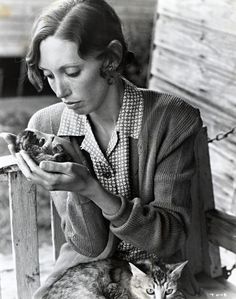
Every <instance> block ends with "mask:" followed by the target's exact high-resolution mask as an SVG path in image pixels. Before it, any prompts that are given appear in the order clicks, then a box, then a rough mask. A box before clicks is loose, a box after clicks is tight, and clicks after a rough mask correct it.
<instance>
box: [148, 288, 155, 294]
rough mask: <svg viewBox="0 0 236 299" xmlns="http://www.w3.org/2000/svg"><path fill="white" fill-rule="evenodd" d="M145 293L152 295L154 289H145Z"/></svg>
mask: <svg viewBox="0 0 236 299" xmlns="http://www.w3.org/2000/svg"><path fill="white" fill-rule="evenodd" d="M146 293H147V294H148V295H154V290H153V289H151V288H150V289H146Z"/></svg>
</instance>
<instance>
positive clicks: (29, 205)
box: [9, 171, 40, 299]
mask: <svg viewBox="0 0 236 299" xmlns="http://www.w3.org/2000/svg"><path fill="white" fill-rule="evenodd" d="M9 199H10V215H11V232H12V247H13V257H14V262H15V271H16V283H17V298H18V299H31V298H32V295H33V293H34V291H35V290H36V289H37V288H38V287H39V285H40V276H39V253H38V234H37V209H36V186H35V185H33V184H32V183H30V182H29V181H27V180H26V179H25V177H24V176H23V174H22V173H21V172H20V171H18V172H10V173H9Z"/></svg>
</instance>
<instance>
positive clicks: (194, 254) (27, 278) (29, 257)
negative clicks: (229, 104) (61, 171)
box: [0, 129, 236, 299]
mask: <svg viewBox="0 0 236 299" xmlns="http://www.w3.org/2000/svg"><path fill="white" fill-rule="evenodd" d="M195 155H196V161H197V172H196V174H195V177H194V179H193V182H192V203H193V209H192V224H191V232H190V237H189V240H188V242H187V258H188V259H189V261H190V263H191V267H192V268H193V269H195V273H199V272H205V273H207V274H208V275H210V276H211V277H217V276H219V275H221V273H222V272H221V264H220V258H219V248H218V246H222V247H225V248H227V249H229V250H231V251H233V252H235V253H236V217H233V216H230V215H227V214H225V213H223V212H219V211H217V210H215V208H214V198H213V190H212V181H211V172H210V164H209V156H208V144H207V133H206V129H203V130H202V131H201V133H200V134H199V136H198V138H197V142H196V146H195ZM7 180H8V184H9V199H10V215H11V230H12V238H13V239H12V246H13V254H14V261H15V271H16V281H17V296H18V297H17V298H18V299H31V298H32V293H33V292H34V291H35V290H36V289H37V288H38V287H39V285H40V269H39V251H38V231H37V212H36V210H37V201H36V187H35V185H33V184H32V183H31V182H29V181H27V180H26V179H25V177H24V176H23V175H22V173H21V172H20V171H19V169H18V167H17V166H16V165H15V160H14V159H13V158H12V157H11V156H4V157H1V158H0V181H7ZM52 224H53V225H52V228H53V234H52V235H53V248H54V254H55V257H57V256H58V252H59V249H60V246H61V244H62V242H63V241H64V238H63V235H62V232H61V231H60V220H59V216H58V214H57V213H56V210H55V208H54V207H53V206H52ZM232 236H233V238H232ZM0 298H1V295H0Z"/></svg>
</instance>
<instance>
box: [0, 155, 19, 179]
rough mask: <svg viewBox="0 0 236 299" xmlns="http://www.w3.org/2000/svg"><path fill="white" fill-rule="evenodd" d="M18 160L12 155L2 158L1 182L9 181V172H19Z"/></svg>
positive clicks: (0, 160) (0, 166)
mask: <svg viewBox="0 0 236 299" xmlns="http://www.w3.org/2000/svg"><path fill="white" fill-rule="evenodd" d="M18 169H19V168H18V166H17V165H16V160H15V158H14V157H13V156H12V155H7V156H1V157H0V182H5V181H7V180H8V172H13V171H17V170H18Z"/></svg>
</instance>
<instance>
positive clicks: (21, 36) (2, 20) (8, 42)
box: [0, 0, 51, 57]
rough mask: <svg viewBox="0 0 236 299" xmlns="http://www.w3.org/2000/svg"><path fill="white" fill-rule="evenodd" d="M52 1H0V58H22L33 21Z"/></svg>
mask: <svg viewBox="0 0 236 299" xmlns="http://www.w3.org/2000/svg"><path fill="white" fill-rule="evenodd" d="M50 1H51V0H0V57H9V56H13V57H14V56H22V55H24V54H25V50H26V47H27V44H28V36H29V34H30V31H31V29H32V24H33V20H34V18H35V15H37V14H38V13H39V12H40V11H41V9H42V7H43V6H45V5H47V4H48V3H49V2H50Z"/></svg>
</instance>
